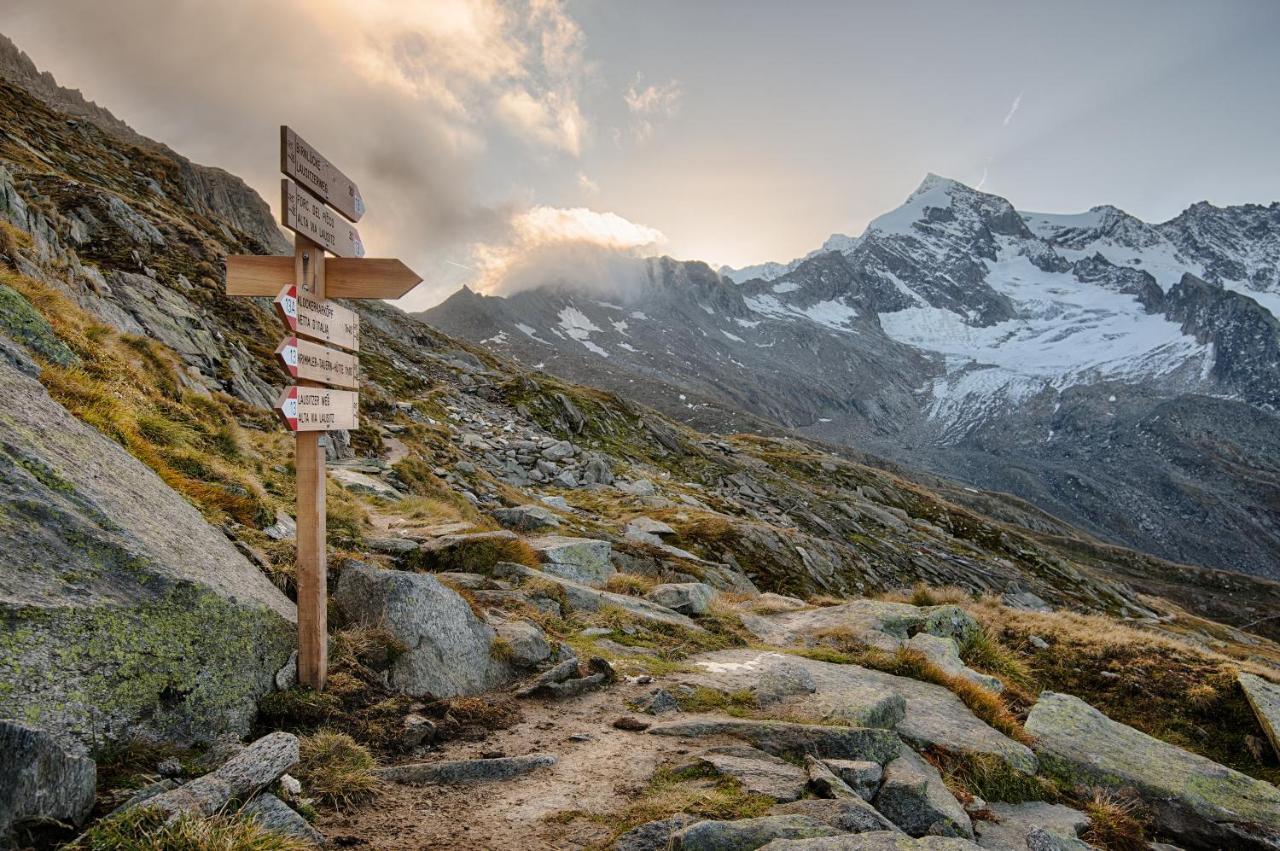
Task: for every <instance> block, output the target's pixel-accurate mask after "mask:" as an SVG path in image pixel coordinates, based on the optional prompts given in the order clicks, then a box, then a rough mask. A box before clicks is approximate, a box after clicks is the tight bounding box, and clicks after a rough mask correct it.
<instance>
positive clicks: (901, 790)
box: [874, 745, 973, 839]
mask: <svg viewBox="0 0 1280 851" xmlns="http://www.w3.org/2000/svg"><path fill="white" fill-rule="evenodd" d="M874 803H875V807H876V809H877V810H879V811H880V812H882V813H883V814H884V815H885V816H887V817H888V818H889V820H890V821H892V822H893V823H894V824H896V825H897V826H898V827H900V828H902V829H903V830H904V831H906V832H907V833H909V834H910V835H912V836H924V835H926V834H928V835H930V836H959V837H963V838H965V839H973V825H972V824H971V823H970V822H969V816H968V815H967V814H966V813H965V811H964V807H962V806H960V802H959V801H957V800H956V799H955V796H954V795H952V794H951V792H950V791H949V790H948V789H947V786H946V784H945V783H943V782H942V775H940V774H939V773H938V769H936V768H934V767H933V766H932V765H930V764H929V763H927V762H925V761H924V760H923V759H921V758H920V757H919V756H918V755H917V754H916V752H915V751H913V750H911V748H909V747H907V746H906V745H903V746H902V752H901V755H900V756H899V757H898V758H897V759H895V760H893V761H892V762H890V763H889V764H888V765H886V766H885V767H884V782H883V783H881V784H880V793H879V794H878V795H876V797H875V801H874Z"/></svg>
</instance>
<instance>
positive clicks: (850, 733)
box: [649, 719, 899, 764]
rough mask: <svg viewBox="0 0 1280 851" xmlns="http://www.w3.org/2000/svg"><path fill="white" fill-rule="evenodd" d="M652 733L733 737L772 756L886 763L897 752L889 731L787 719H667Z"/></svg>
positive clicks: (895, 742) (650, 731) (651, 730)
mask: <svg viewBox="0 0 1280 851" xmlns="http://www.w3.org/2000/svg"><path fill="white" fill-rule="evenodd" d="M649 733H650V734H652V735H655V736H682V737H687V738H705V737H707V736H732V737H733V738H736V739H742V740H744V741H747V742H750V743H751V744H753V745H755V746H756V747H757V748H760V750H762V751H767V752H769V753H771V754H773V755H774V756H794V757H800V756H803V755H804V754H807V753H812V754H817V755H818V756H821V757H828V756H830V757H836V758H838V759H869V760H874V761H876V762H879V763H882V764H883V763H885V762H888V761H889V760H891V759H893V758H894V757H895V756H897V754H898V748H899V743H898V737H897V736H895V735H894V734H893V733H891V732H889V731H888V730H872V729H864V728H859V727H824V726H821V725H818V724H795V723H791V722H787V721H748V720H738V719H734V720H718V719H706V720H701V721H669V722H667V723H665V724H657V725H654V726H653V727H650V728H649Z"/></svg>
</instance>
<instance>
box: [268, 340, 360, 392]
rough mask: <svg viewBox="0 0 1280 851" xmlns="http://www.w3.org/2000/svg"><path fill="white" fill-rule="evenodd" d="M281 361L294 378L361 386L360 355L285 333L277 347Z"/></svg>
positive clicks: (277, 355) (346, 386)
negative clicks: (359, 378)
mask: <svg viewBox="0 0 1280 851" xmlns="http://www.w3.org/2000/svg"><path fill="white" fill-rule="evenodd" d="M276 357H278V358H280V365H281V366H283V367H284V371H285V372H287V373H288V374H289V375H290V376H292V377H293V378H298V379H302V380H303V381H315V382H318V383H320V384H328V385H331V386H333V387H345V388H347V389H349V390H354V389H355V388H356V387H358V386H359V384H360V382H359V380H358V375H359V372H360V359H359V358H357V357H356V356H355V355H353V354H348V353H347V352H343V351H339V350H338V349H330V348H328V347H327V346H322V345H320V344H319V343H313V342H311V341H310V340H303V339H300V338H298V337H285V338H284V340H283V341H282V342H281V343H280V345H279V346H277V347H276Z"/></svg>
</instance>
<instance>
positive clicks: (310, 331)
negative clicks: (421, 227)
mask: <svg viewBox="0 0 1280 851" xmlns="http://www.w3.org/2000/svg"><path fill="white" fill-rule="evenodd" d="M280 170H281V171H282V172H284V173H285V175H287V176H286V177H285V178H284V179H283V180H282V181H281V202H282V204H281V207H282V210H281V218H282V221H283V224H284V226H285V227H286V228H288V229H289V230H292V231H293V232H294V234H295V237H294V242H293V248H294V250H293V257H261V256H256V255H246V256H234V257H228V258H227V294H228V295H239V296H265V297H268V298H274V299H275V302H274V304H275V308H276V313H277V315H278V316H279V317H280V320H281V322H282V323H283V324H284V327H285V329H286V331H287V334H286V335H285V337H284V339H283V341H282V342H281V343H280V345H279V346H278V347H277V348H276V357H277V358H278V360H279V361H280V365H281V366H282V367H283V368H284V370H285V372H286V373H288V374H289V375H290V376H291V377H293V378H294V379H295V380H296V382H297V384H295V385H294V386H291V387H287V388H285V390H284V392H283V393H282V394H281V396H280V400H279V402H277V404H276V408H277V410H278V411H279V413H280V416H281V417H282V418H283V419H284V422H285V424H286V425H287V426H288V427H289V429H290V430H291V431H293V432H294V434H295V448H294V470H295V474H296V476H297V492H298V511H297V515H298V516H297V521H298V555H297V565H298V569H297V583H298V682H300V683H301V684H303V685H307V686H310V687H311V688H314V689H317V690H319V689H323V688H324V682H325V672H326V669H327V668H328V624H327V619H326V614H325V607H326V603H327V598H328V589H327V585H328V565H327V561H326V553H325V498H324V487H325V458H324V447H323V446H322V445H321V444H320V435H321V434H323V433H324V432H326V431H338V430H350V429H355V428H359V427H360V394H359V393H357V392H355V391H356V388H357V387H358V385H359V382H358V373H359V368H360V363H359V357H358V356H357V355H356V354H354V352H358V351H359V350H360V316H359V314H357V313H356V312H355V311H354V310H351V309H350V308H347V307H343V306H342V305H340V304H336V303H335V302H333V301H330V299H333V298H385V299H392V298H399V297H400V296H402V295H404V294H405V293H407V292H408V291H409V290H411V289H413V288H414V287H415V286H417V285H418V284H419V283H421V282H422V279H421V278H420V277H418V276H417V275H415V274H414V273H413V271H412V270H410V269H409V268H408V267H407V266H405V265H404V264H403V263H401V262H400V261H399V260H387V259H376V260H375V259H368V260H366V259H362V258H363V257H364V244H363V243H362V242H361V241H360V234H359V233H358V232H357V231H356V229H355V228H354V227H352V226H351V225H350V224H348V223H347V222H345V221H342V219H340V218H339V217H338V216H337V215H336V214H335V212H334V211H335V210H336V211H337V212H338V213H341V214H342V216H344V217H346V218H347V219H349V220H350V221H352V222H355V221H358V220H359V219H360V218H361V217H362V216H363V215H364V212H365V209H364V199H363V197H362V196H361V195H360V188H359V187H358V186H356V184H355V182H354V181H352V180H351V178H349V177H347V176H346V175H345V174H343V173H342V172H341V171H339V170H338V169H337V167H336V166H334V165H333V163H331V162H330V161H329V160H328V159H326V158H325V157H324V156H322V155H321V154H320V152H319V151H317V150H316V149H315V148H313V147H311V146H310V145H308V144H307V143H306V142H305V141H303V139H302V138H301V137H300V136H298V134H297V133H295V132H293V130H291V129H290V128H288V127H281V128H280ZM290 178H292V179H290ZM295 181H296V182H295ZM331 207H332V209H331ZM326 251H329V252H331V253H333V254H336V255H339V256H338V257H336V258H332V259H326V257H325V252H326ZM331 346H332V347H336V348H330V347H331ZM342 349H346V350H348V351H341V350H342ZM334 388H337V389H334Z"/></svg>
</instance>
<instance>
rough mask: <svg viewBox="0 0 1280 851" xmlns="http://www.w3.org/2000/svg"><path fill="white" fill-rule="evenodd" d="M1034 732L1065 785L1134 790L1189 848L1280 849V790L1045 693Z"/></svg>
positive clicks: (1032, 723) (1035, 712)
mask: <svg viewBox="0 0 1280 851" xmlns="http://www.w3.org/2000/svg"><path fill="white" fill-rule="evenodd" d="M1026 728H1027V732H1028V733H1030V734H1031V735H1032V736H1034V737H1035V738H1036V751H1037V753H1038V754H1039V756H1040V760H1041V763H1042V765H1043V766H1044V768H1045V770H1046V771H1048V772H1049V773H1051V774H1054V775H1056V776H1058V777H1060V778H1062V779H1063V780H1064V781H1065V782H1067V783H1071V784H1075V783H1085V784H1095V785H1099V786H1105V787H1111V788H1123V787H1131V788H1133V789H1134V790H1136V791H1137V793H1138V795H1140V796H1141V798H1142V799H1143V801H1144V802H1145V803H1146V805H1147V806H1148V807H1150V808H1151V810H1152V812H1153V813H1154V814H1155V818H1156V822H1157V823H1158V824H1159V826H1160V830H1161V831H1162V832H1163V833H1166V834H1168V835H1171V836H1173V837H1175V838H1176V840H1177V842H1178V844H1179V845H1183V846H1185V847H1188V848H1205V849H1212V848H1240V849H1276V848H1280V790H1277V789H1276V787H1274V786H1272V785H1271V784H1270V783H1265V782H1263V781H1261V780H1255V779H1253V778H1252V777H1248V776H1246V775H1244V774H1241V773H1240V772H1238V771H1233V770H1232V769H1230V768H1227V767H1225V766H1222V765H1219V764H1217V763H1215V762H1213V761H1211V760H1208V759H1205V758H1204V757H1202V756H1199V755H1197V754H1193V753H1190V752H1189V751H1185V750H1183V749H1182V748H1179V747H1176V746H1174V745H1170V744H1168V743H1166V742H1162V741H1160V740H1159V739H1155V738H1152V737H1151V736H1148V735H1147V734H1145V733H1142V732H1139V731H1138V730H1135V729H1133V728H1132V727H1129V726H1126V725H1124V724H1121V723H1119V722H1117V721H1112V720H1111V719H1110V718H1107V717H1106V716H1105V715H1103V714H1102V713H1101V712H1099V711H1098V710H1096V709H1094V708H1093V707H1092V706H1090V705H1089V704H1087V703H1085V702H1084V701H1082V700H1080V699H1079V698H1076V697H1072V696H1071V695H1066V694H1057V693H1054V692H1044V693H1043V694H1041V695H1040V699H1039V700H1038V701H1037V702H1036V705H1035V706H1034V707H1033V708H1032V710H1031V714H1030V716H1028V718H1027V723H1026Z"/></svg>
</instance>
